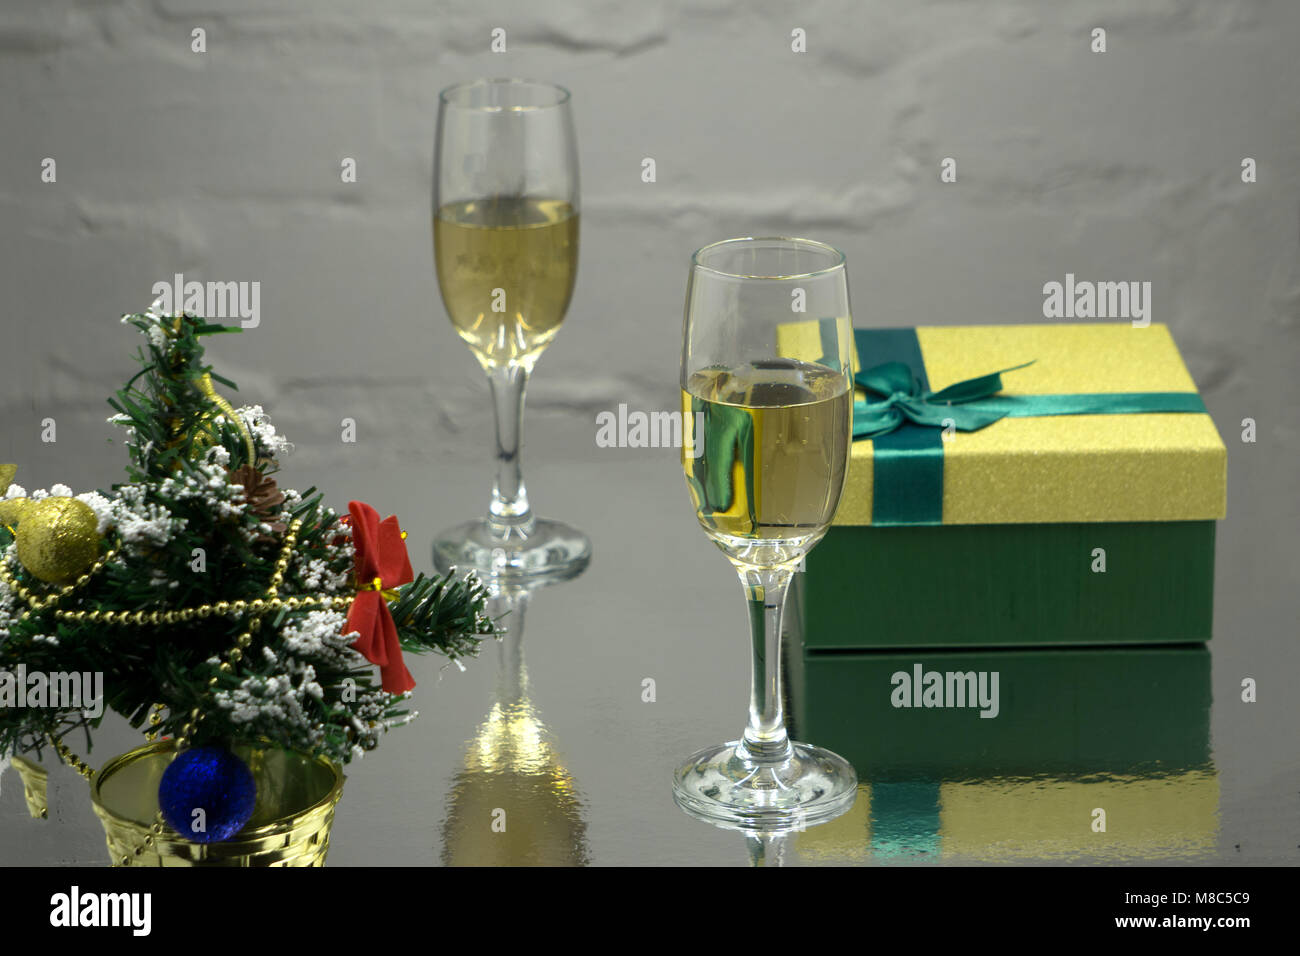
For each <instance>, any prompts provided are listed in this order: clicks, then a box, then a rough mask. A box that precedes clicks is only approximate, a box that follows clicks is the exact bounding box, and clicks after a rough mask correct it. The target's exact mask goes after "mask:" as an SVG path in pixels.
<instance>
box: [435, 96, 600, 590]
mask: <svg viewBox="0 0 1300 956" xmlns="http://www.w3.org/2000/svg"><path fill="white" fill-rule="evenodd" d="M434 167H435V168H434V175H433V246H434V263H435V266H436V268H437V273H438V287H439V289H440V290H441V292H442V301H443V304H444V305H445V306H446V308H447V314H448V316H449V317H450V318H451V324H452V325H453V326H454V327H455V329H456V331H457V332H458V333H459V334H460V337H461V338H462V339H464V340H465V342H466V344H468V345H469V347H470V351H472V352H473V353H474V355H475V357H476V358H477V359H478V360H479V364H480V365H482V366H483V369H484V371H486V372H487V375H488V382H489V384H490V385H491V390H492V400H493V409H494V412H495V415H496V458H497V477H496V484H495V485H494V486H493V488H492V500H491V502H490V503H489V504H488V513H487V516H486V517H485V518H480V519H479V520H477V521H471V522H469V523H467V524H463V525H460V526H458V527H455V528H452V529H449V530H448V531H445V532H443V533H442V534H440V535H438V536H437V538H436V539H435V541H434V546H433V557H434V562H435V563H436V564H437V566H438V568H439V569H440V570H442V571H447V570H449V569H450V568H451V567H453V566H462V567H465V566H467V567H473V568H476V569H478V570H479V571H483V572H489V573H492V574H494V575H498V576H504V577H508V578H510V579H512V580H517V579H521V578H528V579H543V578H549V579H553V580H554V579H564V578H570V577H573V576H574V575H576V574H578V573H580V572H581V571H582V569H583V568H584V567H586V565H587V561H588V559H589V558H590V556H591V544H590V542H589V541H588V540H587V538H586V536H585V535H583V534H582V532H580V531H576V530H574V529H573V528H570V527H568V526H567V525H564V524H561V523H559V522H557V521H550V520H548V519H545V518H538V517H536V516H535V515H534V514H533V510H532V508H531V506H530V505H529V503H528V492H527V491H526V490H525V488H524V478H523V471H522V469H521V466H520V458H519V452H520V446H521V443H522V439H521V434H520V425H521V421H522V418H523V412H524V391H525V389H526V387H527V384H528V376H529V375H530V374H531V372H532V370H533V366H534V364H536V362H537V358H538V356H540V355H541V353H542V350H543V349H545V348H546V346H547V345H549V344H550V342H551V340H552V339H553V338H554V337H555V335H556V333H557V332H558V331H559V329H560V323H561V322H563V321H564V314H565V312H566V311H567V310H568V308H569V299H570V297H571V296H572V295H573V285H574V279H575V277H576V274H577V269H578V151H577V142H576V137H575V134H574V129H573V116H572V113H571V111H570V109H569V92H568V90H565V89H562V88H560V87H558V86H552V85H550V84H548V83H533V82H530V81H525V80H479V81H477V82H474V83H466V84H464V85H461V86H454V87H451V88H450V89H446V90H443V92H442V95H441V96H440V97H439V101H438V132H437V143H436V145H435V147H434Z"/></svg>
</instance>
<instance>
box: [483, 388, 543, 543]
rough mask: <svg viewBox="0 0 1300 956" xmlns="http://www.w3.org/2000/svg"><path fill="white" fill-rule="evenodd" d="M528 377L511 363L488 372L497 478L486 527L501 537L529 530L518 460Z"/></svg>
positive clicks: (529, 510) (530, 521) (530, 520)
mask: <svg viewBox="0 0 1300 956" xmlns="http://www.w3.org/2000/svg"><path fill="white" fill-rule="evenodd" d="M528 373H529V369H528V368H527V367H526V366H524V365H516V364H513V363H511V364H507V365H498V366H496V367H494V368H492V369H490V370H489V371H488V383H489V384H490V385H491V387H492V409H493V412H494V414H495V417H496V438H497V449H496V460H497V477H496V483H495V484H493V486H492V501H491V503H489V504H488V523H489V524H490V525H491V526H492V529H493V530H494V531H496V532H498V533H500V534H501V535H503V536H504V535H508V534H509V533H510V532H512V531H517V532H519V533H522V534H528V533H529V532H530V531H532V528H533V511H532V508H530V507H529V505H528V491H527V489H525V488H524V473H523V467H522V465H521V463H520V460H519V453H520V447H521V445H522V443H523V440H522V436H521V433H520V426H521V424H522V421H523V417H524V391H525V389H526V388H527V387H528Z"/></svg>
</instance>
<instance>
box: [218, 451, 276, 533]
mask: <svg viewBox="0 0 1300 956" xmlns="http://www.w3.org/2000/svg"><path fill="white" fill-rule="evenodd" d="M226 474H227V475H229V476H230V482H231V484H235V485H243V486H244V504H245V506H246V507H247V508H248V511H249V513H250V514H252V515H254V516H256V517H257V518H260V519H261V520H262V521H264V522H266V523H268V524H270V526H271V530H272V531H273V532H275V533H276V534H277V535H279V534H283V533H284V531H285V527H286V525H285V524H284V522H282V521H274V520H272V518H274V517H276V516H278V515H279V513H280V506H281V505H282V504H284V492H283V491H281V490H280V489H279V488H278V487H277V486H276V484H275V479H274V478H270V477H268V476H267V475H264V474H262V473H261V472H260V471H258V470H257V469H256V468H254V467H253V466H252V465H243V466H242V467H240V468H236V469H235V470H234V471H227V472H226ZM259 540H271V539H270V538H268V537H267V536H266V535H261V536H260V538H259Z"/></svg>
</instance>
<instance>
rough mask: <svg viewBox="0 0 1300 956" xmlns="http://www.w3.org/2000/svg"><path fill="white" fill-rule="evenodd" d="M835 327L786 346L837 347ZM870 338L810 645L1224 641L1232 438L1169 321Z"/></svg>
mask: <svg viewBox="0 0 1300 956" xmlns="http://www.w3.org/2000/svg"><path fill="white" fill-rule="evenodd" d="M827 326H830V327H832V328H833V324H832V323H824V322H823V323H818V322H816V321H815V320H814V321H812V322H803V323H794V324H792V325H791V326H790V327H788V328H787V329H785V330H783V331H782V334H781V343H780V347H781V349H782V351H784V352H785V353H786V354H789V355H792V357H800V356H803V355H805V354H806V355H813V354H814V353H816V354H821V352H820V351H819V346H818V339H819V338H820V336H821V335H824V334H828V333H827V330H826V328H825V327H827ZM829 334H833V332H831V333H829ZM855 344H856V349H857V355H856V357H855V365H854V368H855V370H856V375H855V379H856V381H857V383H858V384H859V386H860V387H859V389H858V395H857V400H856V402H855V405H854V436H855V441H854V443H853V449H852V457H851V461H850V467H849V473H848V478H847V480H846V484H845V488H844V493H843V495H842V497H841V501H840V507H839V511H838V512H837V514H836V516H835V520H834V523H833V525H832V527H831V528H830V529H829V531H828V532H827V534H826V536H825V538H824V539H823V540H822V541H821V542H820V543H819V544H818V545H817V546H816V547H815V548H814V549H813V550H812V552H811V553H810V554H809V555H808V558H807V561H806V569H805V573H804V574H802V575H799V587H800V588H801V589H802V591H803V598H804V599H803V601H802V606H803V608H804V612H803V613H804V614H805V616H806V619H805V621H804V622H803V624H804V627H803V633H804V642H805V643H804V645H803V646H804V651H805V652H806V653H810V654H811V653H818V652H828V651H843V650H853V649H861V648H891V649H904V648H923V647H930V648H960V647H981V648H984V647H1028V646H1051V645H1057V646H1060V645H1099V644H1130V643H1132V644H1159V643H1182V642H1189V641H1191V642H1201V641H1206V640H1209V638H1210V635H1211V618H1212V612H1213V592H1214V533H1215V521H1216V519H1219V518H1222V517H1223V516H1224V513H1225V508H1226V467H1227V451H1226V449H1225V447H1224V444H1223V441H1222V439H1221V438H1220V437H1219V434H1218V431H1217V430H1216V429H1215V426H1214V423H1213V422H1212V421H1211V419H1210V417H1209V415H1208V414H1206V412H1205V407H1204V404H1203V403H1202V401H1201V399H1200V397H1199V395H1198V394H1197V392H1196V386H1195V384H1194V382H1193V381H1192V378H1191V376H1190V375H1189V374H1188V372H1187V368H1186V366H1185V365H1184V364H1183V361H1182V358H1181V356H1180V355H1179V353H1178V349H1177V347H1176V346H1175V344H1174V341H1173V338H1172V336H1171V335H1170V334H1169V330H1168V329H1167V328H1166V327H1165V326H1163V325H1159V324H1154V323H1153V324H1151V325H1150V326H1147V327H1145V328H1136V327H1133V326H1132V325H1129V324H1123V325H1120V324H1091V325H1064V324H1055V325H1015V326H963V327H942V328H940V327H935V328H928V327H920V328H906V329H868V330H863V329H860V330H857V331H856V332H855ZM999 372H1000V374H996V373H999Z"/></svg>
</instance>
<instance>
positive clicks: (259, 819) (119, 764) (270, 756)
mask: <svg viewBox="0 0 1300 956" xmlns="http://www.w3.org/2000/svg"><path fill="white" fill-rule="evenodd" d="M173 750H174V742H173V741H171V740H160V741H158V742H157V743H151V744H146V745H145V746H143V747H139V748H137V749H135V750H132V751H129V752H128V753H124V754H122V755H121V756H120V757H114V758H113V759H112V760H110V761H109V762H108V763H106V764H105V765H104V766H103V768H102V769H101V770H100V771H99V772H98V773H97V774H95V777H94V779H93V780H92V781H91V785H90V798H91V802H92V803H93V804H94V807H95V814H96V816H98V817H99V819H100V821H101V822H102V823H103V824H104V833H105V835H106V836H107V838H108V852H109V856H110V857H111V859H112V861H113V865H114V866H323V865H324V863H325V854H326V853H327V852H328V851H329V844H330V827H331V825H332V824H333V823H334V808H335V806H337V805H338V802H339V797H340V796H342V794H343V773H342V771H341V770H339V768H338V767H336V766H335V765H334V764H333V763H331V762H330V761H329V760H326V759H325V758H323V757H322V758H312V757H308V756H305V755H303V754H299V753H293V752H291V751H287V750H281V749H279V748H274V747H268V748H265V749H263V748H261V747H259V746H255V745H252V744H236V745H235V746H233V747H232V748H231V750H232V751H233V752H234V753H235V754H236V755H238V756H239V757H240V758H241V759H243V760H244V762H245V763H247V764H248V767H249V769H250V770H252V772H253V778H254V779H255V780H256V781H257V802H256V805H255V806H254V808H253V816H252V818H251V819H250V820H249V821H248V825H247V826H245V827H244V829H243V830H241V831H239V833H237V834H235V835H234V836H233V837H231V838H230V839H229V840H226V841H224V842H221V843H193V842H191V841H189V840H187V839H185V838H184V837H182V836H181V835H180V834H178V833H177V832H176V831H175V830H173V829H171V828H170V827H165V828H164V829H163V831H162V833H161V834H160V835H159V836H157V837H155V838H154V839H152V840H150V839H148V838H149V837H150V836H151V835H152V833H151V827H152V825H153V823H154V821H155V820H156V819H157V818H158V784H159V782H160V781H161V780H162V775H163V771H165V770H166V769H167V765H168V764H169V763H170V762H171V758H172V753H173Z"/></svg>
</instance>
